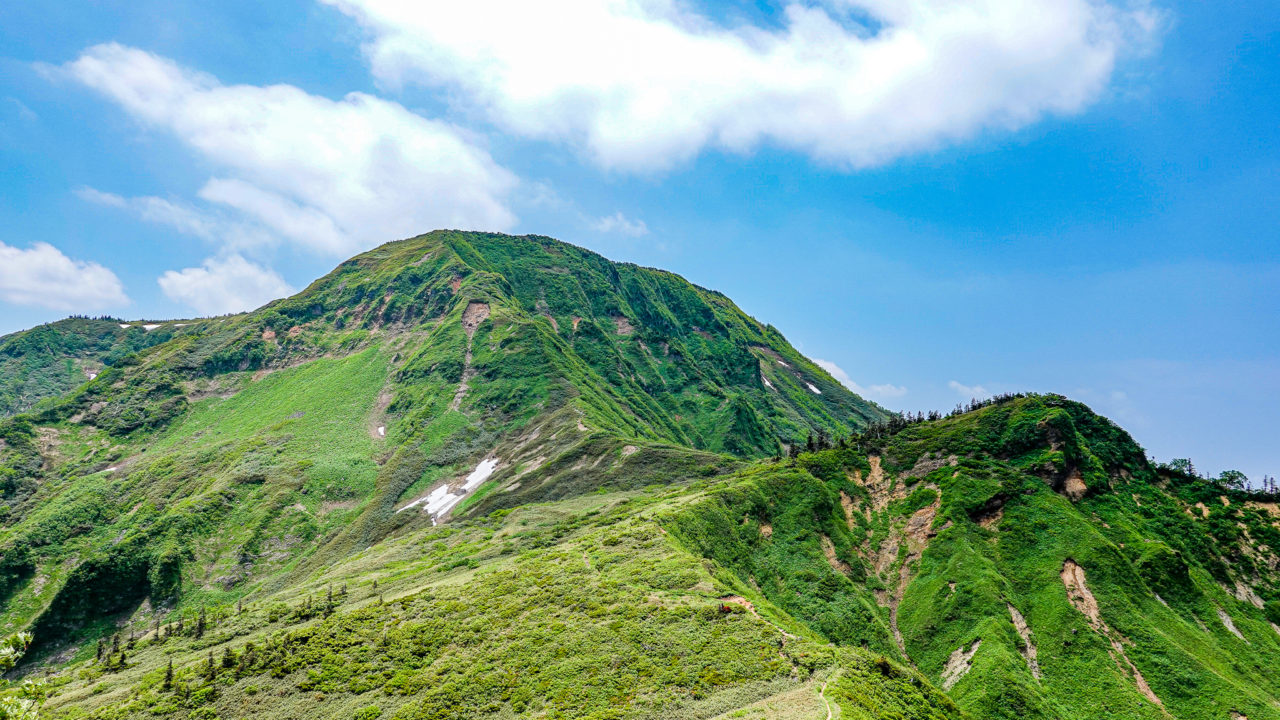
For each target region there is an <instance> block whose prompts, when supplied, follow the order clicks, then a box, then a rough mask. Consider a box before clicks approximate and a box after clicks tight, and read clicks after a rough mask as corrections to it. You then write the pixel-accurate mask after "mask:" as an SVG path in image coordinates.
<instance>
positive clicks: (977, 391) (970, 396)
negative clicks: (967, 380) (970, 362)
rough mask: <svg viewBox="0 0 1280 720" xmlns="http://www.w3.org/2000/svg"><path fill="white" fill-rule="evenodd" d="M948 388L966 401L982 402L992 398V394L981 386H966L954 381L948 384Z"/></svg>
mask: <svg viewBox="0 0 1280 720" xmlns="http://www.w3.org/2000/svg"><path fill="white" fill-rule="evenodd" d="M947 387H949V388H951V389H952V390H955V391H956V394H958V395H959V396H960V397H961V398H964V399H965V400H982V399H984V398H988V397H991V392H990V391H989V390H987V389H986V388H984V387H982V386H981V385H964V384H962V383H959V382H956V381H955V380H952V381H950V382H948V383H947Z"/></svg>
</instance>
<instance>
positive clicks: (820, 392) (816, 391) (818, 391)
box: [805, 382, 822, 395]
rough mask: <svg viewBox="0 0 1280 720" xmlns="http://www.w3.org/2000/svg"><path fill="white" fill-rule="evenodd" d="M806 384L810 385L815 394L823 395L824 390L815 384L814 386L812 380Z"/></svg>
mask: <svg viewBox="0 0 1280 720" xmlns="http://www.w3.org/2000/svg"><path fill="white" fill-rule="evenodd" d="M805 385H808V386H809V389H810V390H812V391H813V392H814V393H815V394H817V395H821V394H822V391H821V390H819V389H818V388H816V387H814V386H813V383H811V382H807V383H805Z"/></svg>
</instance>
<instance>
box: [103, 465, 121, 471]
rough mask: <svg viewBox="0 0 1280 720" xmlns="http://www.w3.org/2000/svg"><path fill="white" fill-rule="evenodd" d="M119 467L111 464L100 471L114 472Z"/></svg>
mask: <svg viewBox="0 0 1280 720" xmlns="http://www.w3.org/2000/svg"><path fill="white" fill-rule="evenodd" d="M119 469H120V468H118V467H115V466H114V465H113V466H111V467H109V468H107V469H106V470H103V471H102V472H115V471H117V470H119Z"/></svg>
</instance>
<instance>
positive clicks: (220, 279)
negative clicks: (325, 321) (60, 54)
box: [158, 255, 294, 315]
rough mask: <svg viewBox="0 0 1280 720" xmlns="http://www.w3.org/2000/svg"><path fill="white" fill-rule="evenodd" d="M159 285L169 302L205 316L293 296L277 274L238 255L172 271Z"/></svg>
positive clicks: (257, 305)
mask: <svg viewBox="0 0 1280 720" xmlns="http://www.w3.org/2000/svg"><path fill="white" fill-rule="evenodd" d="M158 282H159V283H160V289H161V290H162V291H164V294H165V295H166V296H168V297H169V299H171V300H174V301H176V302H180V303H183V304H184V305H187V306H189V307H191V308H194V309H195V310H196V311H197V312H199V313H201V314H203V315H222V314H225V313H234V312H241V311H244V310H252V309H254V308H257V307H260V306H262V305H264V304H266V303H267V302H270V301H271V300H275V299H276V298H281V297H285V296H286V295H291V294H292V293H293V292H294V290H293V288H291V287H289V284H288V283H286V282H285V281H284V278H282V277H280V275H278V274H277V273H276V272H274V271H273V270H270V269H267V268H264V267H262V266H261V265H256V264H254V263H252V262H249V261H248V260H245V259H244V258H243V257H241V256H239V255H228V256H226V257H221V258H209V259H208V260H205V261H204V263H202V264H201V266H200V267H194V268H186V269H184V270H170V271H168V272H166V273H165V274H164V275H161V276H160V279H159V281H158Z"/></svg>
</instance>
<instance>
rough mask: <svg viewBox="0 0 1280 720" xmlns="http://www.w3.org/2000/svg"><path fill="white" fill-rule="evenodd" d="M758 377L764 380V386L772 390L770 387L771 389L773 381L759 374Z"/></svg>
mask: <svg viewBox="0 0 1280 720" xmlns="http://www.w3.org/2000/svg"><path fill="white" fill-rule="evenodd" d="M760 379H761V380H764V386H765V387H767V388H769V389H770V390H772V389H773V383H771V382H769V378H767V377H765V376H763V375H761V376H760Z"/></svg>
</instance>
